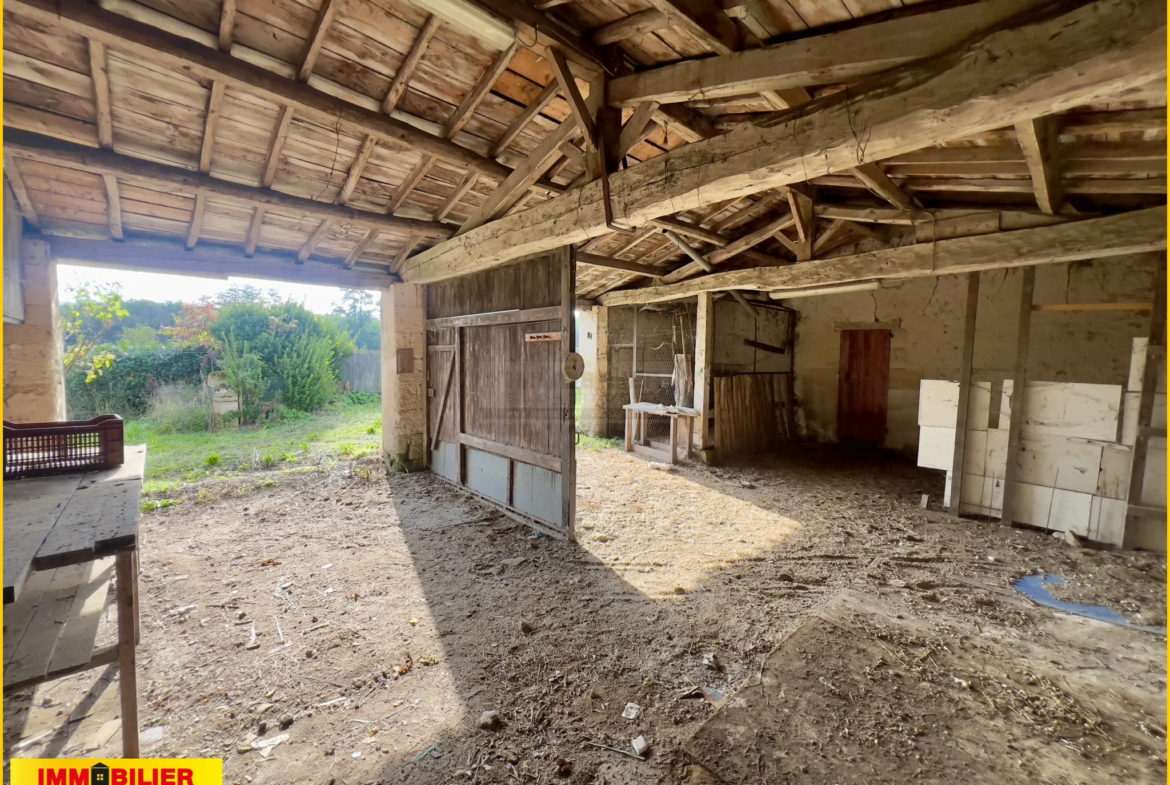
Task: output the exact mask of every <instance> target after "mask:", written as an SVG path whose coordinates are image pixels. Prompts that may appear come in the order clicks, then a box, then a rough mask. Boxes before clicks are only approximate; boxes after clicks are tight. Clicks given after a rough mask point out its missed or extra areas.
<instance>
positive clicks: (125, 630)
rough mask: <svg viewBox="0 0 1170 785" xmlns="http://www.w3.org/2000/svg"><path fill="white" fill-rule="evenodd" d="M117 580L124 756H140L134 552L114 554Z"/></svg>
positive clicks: (119, 680) (119, 673)
mask: <svg viewBox="0 0 1170 785" xmlns="http://www.w3.org/2000/svg"><path fill="white" fill-rule="evenodd" d="M114 575H115V578H116V580H117V582H118V588H117V596H116V604H117V606H118V682H119V687H120V691H121V696H122V757H124V758H137V757H138V674H137V672H136V670H135V669H136V665H135V656H134V655H135V652H134V638H135V631H136V630H135V628H136V624H135V620H134V617H135V613H134V604H135V602H134V600H135V598H134V579H135V576H134V559H133V554H131V553H119V554H118V555H117V556H115V557H114Z"/></svg>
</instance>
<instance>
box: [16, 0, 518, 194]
mask: <svg viewBox="0 0 1170 785" xmlns="http://www.w3.org/2000/svg"><path fill="white" fill-rule="evenodd" d="M5 8H6V9H8V10H11V11H15V12H17V13H19V14H20V15H22V16H24V17H27V18H29V19H31V20H32V21H34V22H39V23H41V24H44V25H47V26H48V27H49V28H50V29H54V30H62V31H65V32H69V33H73V34H75V35H80V36H82V37H86V38H89V39H91V40H94V41H98V42H100V43H103V44H109V45H112V46H115V47H116V48H117V49H118V51H119V52H120V53H123V54H125V55H127V56H128V57H130V58H140V59H142V60H143V61H145V62H150V63H152V64H154V65H156V66H159V67H163V68H170V69H173V70H175V71H178V72H181V73H185V74H187V75H188V76H191V77H194V78H197V79H201V80H206V81H217V80H222V81H223V82H224V83H225V85H226V86H227V87H229V88H233V89H240V90H243V91H245V92H247V93H249V94H252V95H257V96H260V97H262V98H264V99H266V100H268V101H271V102H273V103H275V104H278V105H280V106H287V107H290V108H291V109H293V110H295V111H296V113H297V116H298V117H303V118H304V119H306V120H309V121H311V122H317V123H319V124H321V125H323V126H325V127H327V128H335V129H337V130H338V131H342V132H345V133H349V134H352V135H353V136H357V137H359V138H361V137H364V136H365V135H366V134H372V135H374V136H375V137H377V139H378V143H379V144H381V145H385V146H387V147H392V148H399V147H401V146H403V145H405V146H408V147H413V148H414V149H416V150H417V151H419V152H420V153H425V154H428V155H434V156H436V157H437V158H439V159H441V160H444V161H448V162H450V163H452V164H453V165H456V166H459V167H470V168H473V169H475V170H476V171H479V172H480V173H482V174H486V175H488V176H490V177H493V178H496V179H499V180H503V179H504V178H506V177H507V176H508V175H509V174H510V173H511V170H510V169H509V168H508V167H506V166H503V165H502V164H499V163H496V162H495V161H493V160H491V159H489V158H487V157H486V156H483V155H480V154H479V153H476V152H474V151H473V150H470V149H467V148H465V147H461V146H459V145H457V144H454V143H453V142H451V141H449V140H446V139H442V138H441V137H439V136H437V135H434V134H431V133H429V132H427V131H424V130H421V129H419V128H416V127H415V126H413V125H411V124H409V123H406V122H403V121H401V120H397V119H395V118H393V117H389V116H387V115H386V114H384V113H382V112H378V111H373V110H371V109H367V108H365V107H363V106H358V105H356V104H354V103H352V102H351V101H349V100H346V99H343V98H338V97H336V96H335V95H332V94H330V93H327V92H324V91H322V90H318V89H315V88H312V87H310V86H308V85H306V84H303V83H301V82H297V81H296V80H295V79H290V78H288V77H285V76H280V75H279V74H277V73H274V72H273V71H271V70H269V69H268V68H265V67H262V66H259V65H255V64H253V63H252V62H250V61H248V60H244V59H242V58H240V57H236V56H234V55H228V54H225V53H223V52H220V51H218V50H217V49H216V48H214V46H205V45H203V44H202V43H200V42H199V41H196V40H190V39H188V38H186V37H184V36H181V35H176V34H175V33H171V32H168V31H166V30H162V29H160V28H158V27H156V26H154V25H149V24H145V23H142V22H139V21H137V20H135V19H131V18H128V17H126V16H123V15H121V14H118V13H115V12H113V11H108V10H105V9H102V8H99V7H98V6H96V5H94V4H92V3H89V2H87V1H86V0H9V2H8V4H7V5H6V6H5ZM192 35H194V36H208V37H210V39H211V40H214V39H215V36H214V34H208V33H204V32H201V31H199V30H198V29H193V32H192ZM257 54H259V53H257ZM261 57H263V56H261Z"/></svg>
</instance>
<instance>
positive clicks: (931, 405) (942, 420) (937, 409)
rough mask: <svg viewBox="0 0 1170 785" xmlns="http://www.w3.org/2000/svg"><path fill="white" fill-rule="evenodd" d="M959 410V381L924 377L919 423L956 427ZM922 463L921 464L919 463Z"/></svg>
mask: <svg viewBox="0 0 1170 785" xmlns="http://www.w3.org/2000/svg"><path fill="white" fill-rule="evenodd" d="M958 412H959V383H958V382H948V381H945V380H941V379H923V380H922V381H921V382H920V383H919V388H918V424H919V425H921V426H924V427H932V428H950V429H952V430H953V429H954V427H955V421H956V420H957V419H958ZM919 465H921V464H919Z"/></svg>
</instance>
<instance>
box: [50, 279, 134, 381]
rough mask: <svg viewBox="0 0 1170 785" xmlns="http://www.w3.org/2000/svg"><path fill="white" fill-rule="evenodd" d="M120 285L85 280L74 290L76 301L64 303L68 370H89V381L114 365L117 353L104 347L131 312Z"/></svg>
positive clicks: (63, 320) (63, 319)
mask: <svg viewBox="0 0 1170 785" xmlns="http://www.w3.org/2000/svg"><path fill="white" fill-rule="evenodd" d="M120 288H121V287H119V286H118V285H117V284H99V285H96V286H93V287H92V288H91V286H90V284H89V283H83V284H81V285H80V286H78V287H77V288H76V289H74V290H73V301H72V302H68V303H63V304H62V305H61V329H62V332H63V333H64V336H65V372H66V373H67V374H68V373H69V372H70V371H72V370H74V369H75V368H76V369H78V370H84V371H85V383H86V384H89V383H91V382H93V380H94V379H97V378H98V377H99V376H101V375H102V373H104V372H105V370H106V369H107V368H109V367H110V366H111V365H113V364H114V360H115V359H116V358H115V357H114V354H113V352H110V351H108V350H103V349H101V348H100V347H101V346H102V345H103V344H104V343H105V342H106V341H107V340H108V338H109V333H110V330H111V329H113V327H114V325H115V324H116V323H117V322H118V320H120V319H124V318H126V317H127V316H129V315H130V313H129V311H127V310H126V309H125V308H124V307H123V305H122V293H121V291H120Z"/></svg>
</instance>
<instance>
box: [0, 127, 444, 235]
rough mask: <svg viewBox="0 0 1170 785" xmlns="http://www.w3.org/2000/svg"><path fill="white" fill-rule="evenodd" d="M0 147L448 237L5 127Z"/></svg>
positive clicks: (424, 224)
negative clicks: (2, 144) (2, 143)
mask: <svg viewBox="0 0 1170 785" xmlns="http://www.w3.org/2000/svg"><path fill="white" fill-rule="evenodd" d="M4 147H5V150H6V151H8V152H10V153H12V154H13V155H16V156H18V157H20V158H22V159H28V160H30V161H38V162H41V163H47V164H52V165H55V166H63V167H65V168H67V169H73V170H78V171H85V172H90V173H93V174H97V175H106V174H111V175H114V176H116V177H117V178H118V179H119V180H120V181H121V182H123V183H126V182H127V181H130V182H143V183H144V184H146V185H148V186H150V187H152V188H153V189H154V190H160V191H164V192H172V193H173V192H176V191H178V192H182V193H187V194H191V193H195V192H196V191H198V192H201V193H207V194H213V195H214V196H216V197H217V198H222V199H227V200H231V201H234V202H243V203H245V204H248V205H249V206H254V205H257V204H259V205H264V206H266V207H270V208H273V209H280V210H281V211H288V212H292V213H294V214H297V215H306V216H314V217H316V218H318V219H323V218H330V219H334V220H336V221H339V222H345V223H349V224H355V225H359V226H368V227H371V228H372V227H378V228H381V229H385V230H389V231H398V232H402V231H413V232H420V233H422V234H425V235H427V236H428V237H449V236H451V234H453V230H452V228H451V227H450V226H445V225H443V224H439V223H435V222H431V221H420V220H417V219H414V218H396V217H391V216H385V215H380V214H378V213H372V212H367V211H364V210H355V209H354V208H352V207H348V206H346V205H339V204H332V203H330V202H319V201H314V200H312V199H302V198H300V197H296V196H289V195H288V194H284V193H280V192H279V191H274V190H271V189H267V188H259V187H257V186H253V185H244V184H243V183H235V182H231V181H228V180H220V179H218V178H214V177H211V176H209V175H205V174H201V173H199V172H192V171H190V170H187V169H183V168H180V167H177V166H169V165H167V164H158V163H153V162H150V161H143V160H141V159H137V158H130V157H128V156H124V155H120V154H118V153H112V152H109V151H105V150H94V149H92V148H87V147H82V146H80V145H75V144H70V143H69V142H61V141H58V140H56V139H50V138H47V137H44V136H40V135H37V134H31V133H28V132H27V131H16V130H13V129H6V130H5V131H4Z"/></svg>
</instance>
